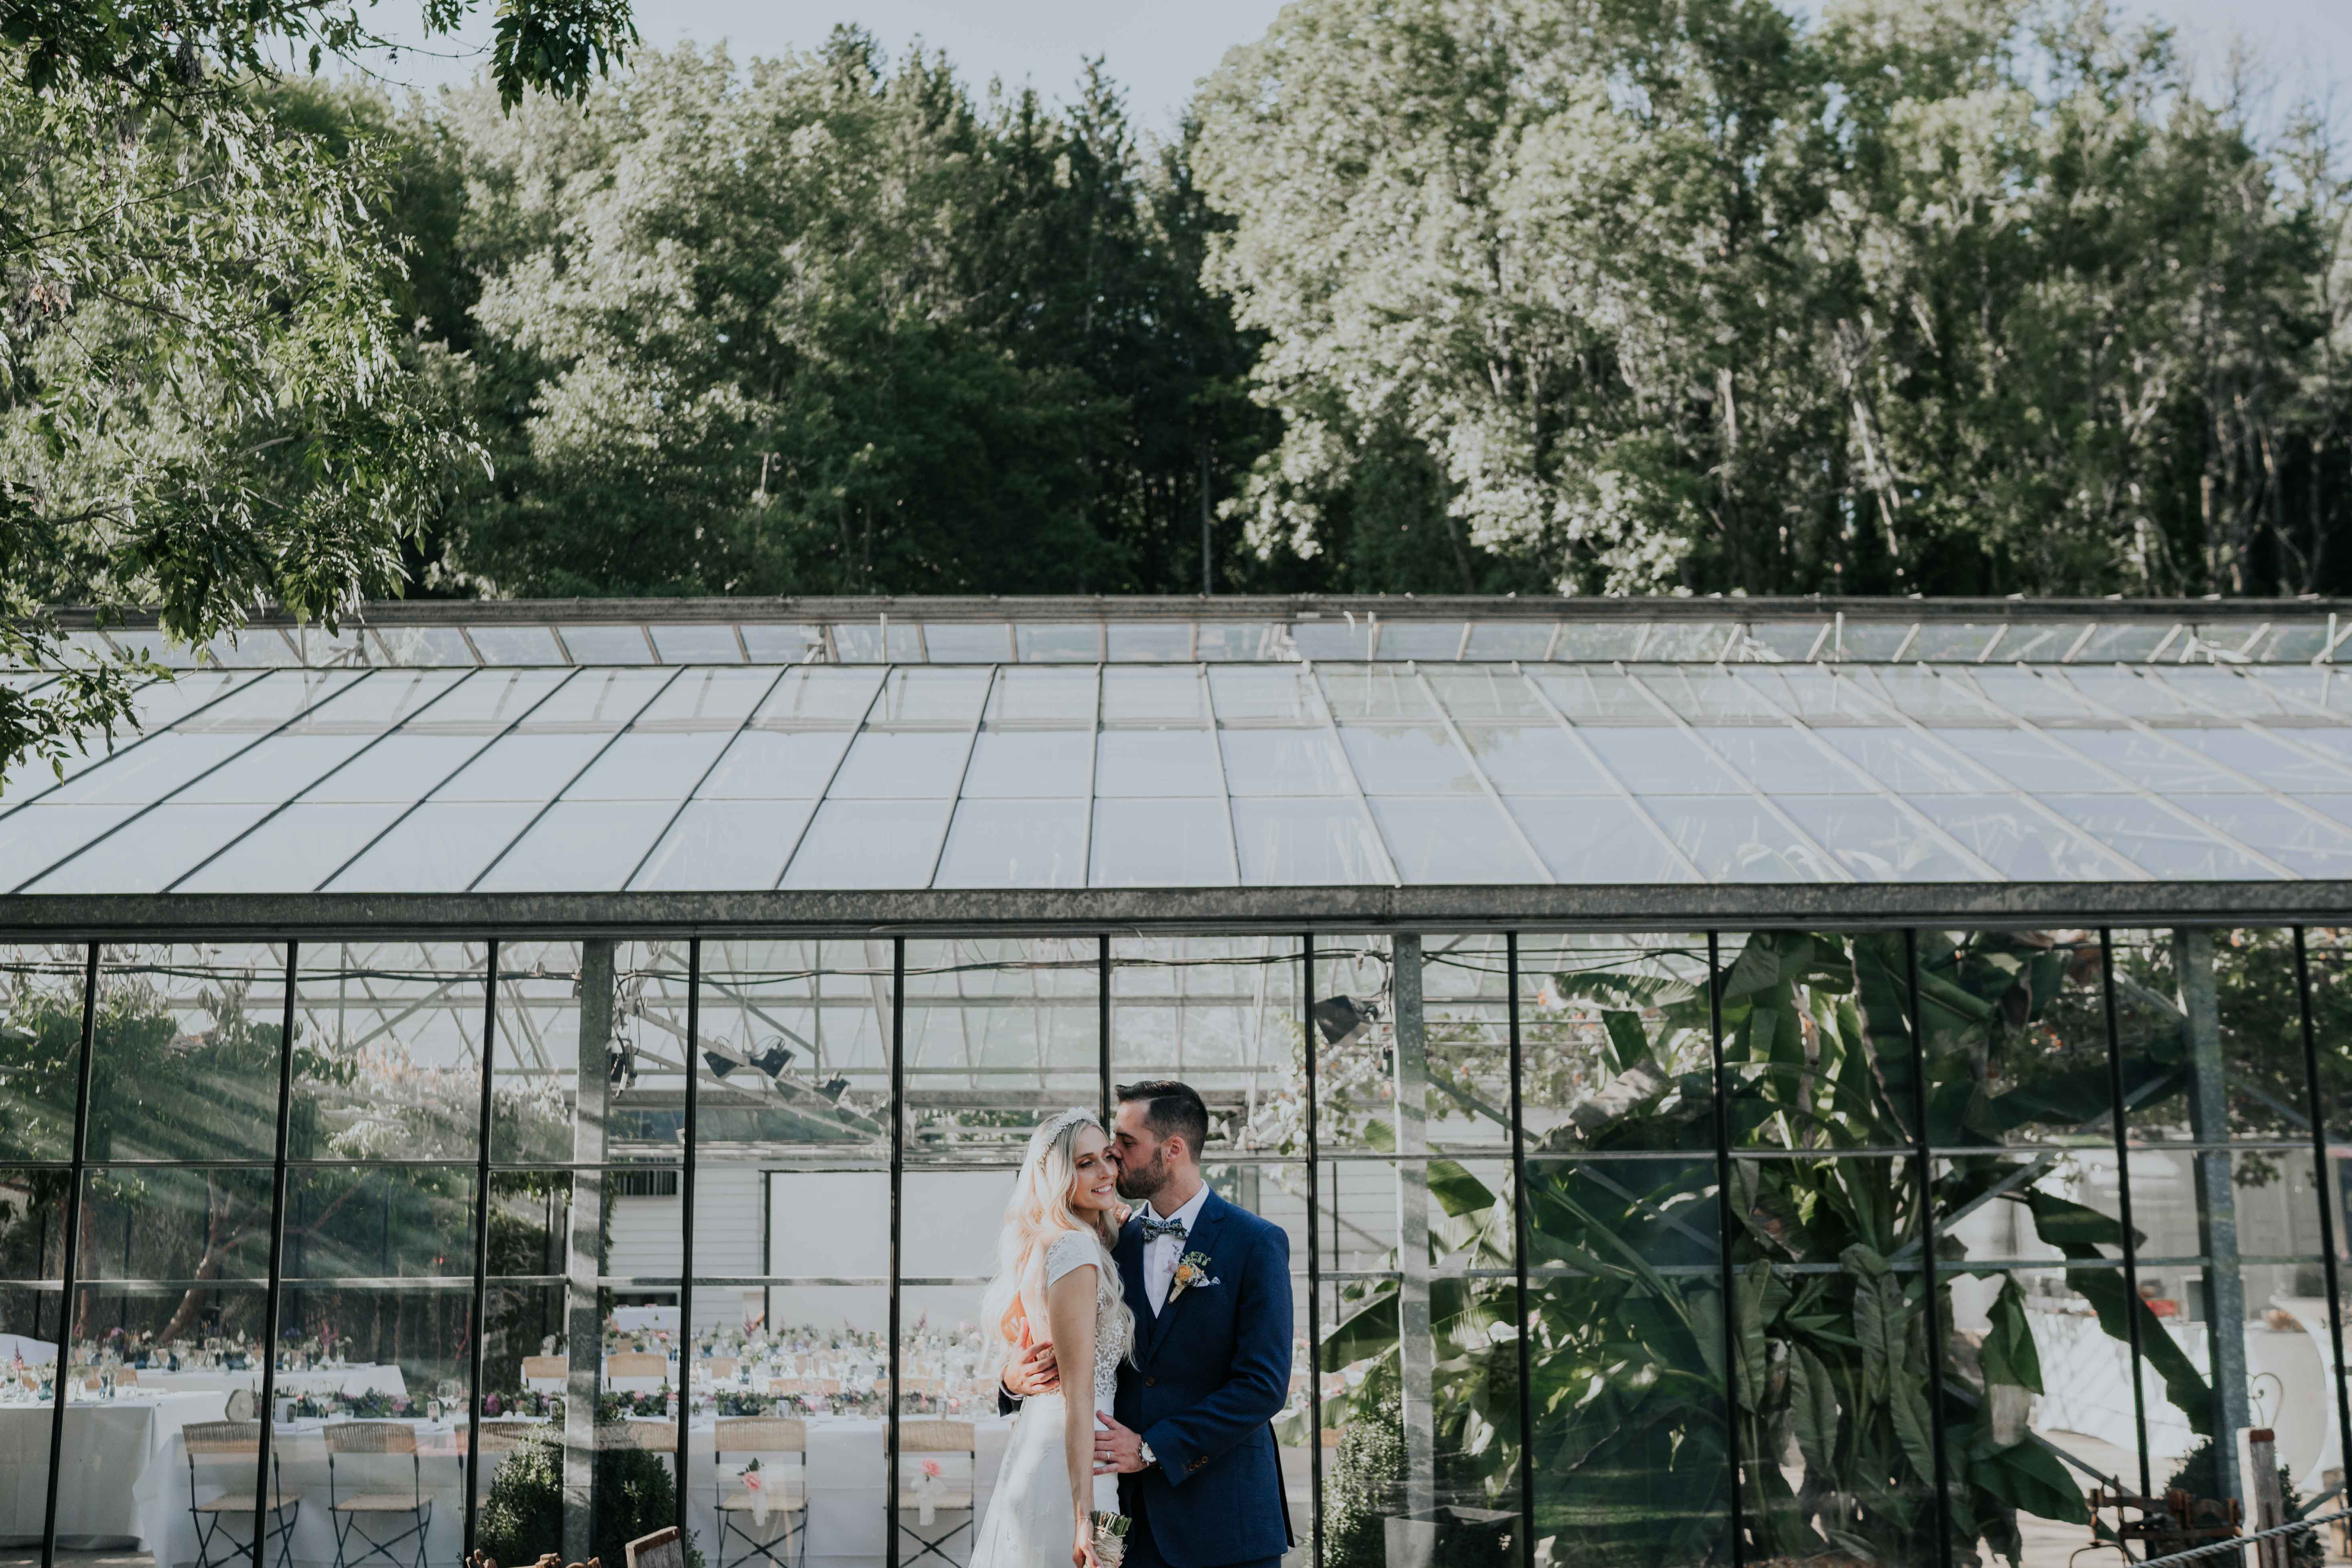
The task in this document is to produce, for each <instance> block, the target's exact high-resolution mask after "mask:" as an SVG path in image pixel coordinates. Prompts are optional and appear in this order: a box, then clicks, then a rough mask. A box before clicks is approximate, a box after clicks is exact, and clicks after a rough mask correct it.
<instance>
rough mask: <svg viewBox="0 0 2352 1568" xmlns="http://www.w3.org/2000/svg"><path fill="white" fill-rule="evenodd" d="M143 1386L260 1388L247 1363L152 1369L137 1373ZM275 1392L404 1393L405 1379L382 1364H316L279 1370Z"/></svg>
mask: <svg viewBox="0 0 2352 1568" xmlns="http://www.w3.org/2000/svg"><path fill="white" fill-rule="evenodd" d="M139 1386H140V1387H142V1388H160V1389H163V1390H165V1391H166V1392H168V1393H173V1394H187V1393H197V1392H202V1393H206V1394H210V1393H215V1392H217V1393H224V1394H225V1393H226V1392H227V1391H229V1390H230V1389H233V1388H249V1389H251V1390H253V1391H254V1392H255V1393H256V1394H258V1393H260V1392H261V1369H260V1368H259V1367H257V1366H255V1367H247V1368H245V1369H243V1370H242V1371H238V1372H217V1371H204V1372H154V1371H152V1370H151V1371H147V1372H142V1373H140V1374H139ZM277 1387H278V1396H279V1397H280V1398H284V1399H291V1398H294V1397H295V1396H297V1395H299V1394H406V1393H407V1392H408V1380H407V1379H406V1378H404V1377H403V1376H402V1375H401V1372H400V1368H398V1367H396V1366H392V1365H381V1366H329V1367H315V1368H312V1369H310V1370H309V1371H306V1372H286V1371H280V1372H279V1373H278V1384H277Z"/></svg>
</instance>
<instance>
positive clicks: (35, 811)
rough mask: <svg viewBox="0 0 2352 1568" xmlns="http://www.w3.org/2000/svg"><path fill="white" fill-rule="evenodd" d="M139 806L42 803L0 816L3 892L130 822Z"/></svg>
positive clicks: (0, 871) (0, 864)
mask: <svg viewBox="0 0 2352 1568" xmlns="http://www.w3.org/2000/svg"><path fill="white" fill-rule="evenodd" d="M141 810H142V807H141V806H138V805H51V804H49V803H48V802H47V801H39V802H37V803H35V804H34V805H28V806H26V807H25V809H24V810H22V811H17V812H11V813H10V814H9V815H8V816H4V817H0V889H15V888H17V887H19V886H21V885H22V884H24V883H25V882H26V881H29V880H31V879H33V878H35V877H37V876H39V875H40V874H41V873H42V872H44V871H46V870H47V869H48V868H50V867H52V866H54V865H56V864H57V863H58V861H60V860H62V859H64V858H66V857H67V856H68V855H70V854H72V853H73V852H74V851H76V850H77V849H79V848H80V847H82V846H83V845H85V844H88V843H89V841H90V840H91V839H93V838H96V837H99V835H100V834H102V833H109V832H111V831H112V830H113V829H115V828H117V827H120V826H122V824H124V823H126V822H128V821H130V820H131V817H132V816H135V815H137V814H138V813H139V812H140V811H141Z"/></svg>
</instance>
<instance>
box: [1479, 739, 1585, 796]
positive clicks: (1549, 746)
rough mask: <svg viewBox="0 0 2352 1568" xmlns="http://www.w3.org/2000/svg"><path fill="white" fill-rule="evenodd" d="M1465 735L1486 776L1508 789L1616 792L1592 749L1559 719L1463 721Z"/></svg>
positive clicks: (1504, 790)
mask: <svg viewBox="0 0 2352 1568" xmlns="http://www.w3.org/2000/svg"><path fill="white" fill-rule="evenodd" d="M1462 738H1463V740H1464V741H1465V742H1468V743H1469V746H1470V752H1471V754H1472V755H1473V756H1475V757H1476V758H1477V759H1478V765H1479V766H1480V767H1481V768H1483V769H1485V770H1486V777H1487V780H1488V781H1489V782H1490V783H1492V784H1494V786H1495V787H1496V789H1497V790H1499V791H1501V792H1502V793H1503V794H1505V795H1615V794H1616V793H1617V786H1616V784H1614V783H1612V781H1611V780H1610V778H1609V775H1608V774H1606V773H1602V772H1601V769H1600V768H1599V767H1598V766H1597V765H1595V764H1594V763H1593V761H1592V758H1591V753H1590V752H1586V751H1585V749H1584V748H1583V747H1582V746H1580V745H1578V744H1577V742H1576V739H1575V737H1574V736H1572V735H1570V733H1569V732H1568V731H1565V730H1563V729H1561V728H1560V727H1559V724H1558V723H1557V722H1550V723H1543V724H1465V725H1463V726H1462Z"/></svg>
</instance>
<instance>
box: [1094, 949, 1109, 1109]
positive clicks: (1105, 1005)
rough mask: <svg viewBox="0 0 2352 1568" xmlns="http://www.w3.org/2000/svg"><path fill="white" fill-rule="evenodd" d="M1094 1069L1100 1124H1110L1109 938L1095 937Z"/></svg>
mask: <svg viewBox="0 0 2352 1568" xmlns="http://www.w3.org/2000/svg"><path fill="white" fill-rule="evenodd" d="M1095 942H1096V943H1097V946H1096V948H1095V1046H1096V1052H1097V1056H1096V1071H1097V1074H1098V1075H1099V1077H1100V1079H1101V1091H1102V1124H1103V1126H1104V1128H1105V1129H1106V1130H1108V1128H1109V1126H1110V1113H1111V1103H1110V938H1109V937H1108V936H1100V937H1097V938H1096V939H1095Z"/></svg>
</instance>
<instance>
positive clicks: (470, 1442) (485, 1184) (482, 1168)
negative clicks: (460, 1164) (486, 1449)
mask: <svg viewBox="0 0 2352 1568" xmlns="http://www.w3.org/2000/svg"><path fill="white" fill-rule="evenodd" d="M483 949H484V951H483V954H482V1051H481V1058H480V1059H481V1079H482V1092H481V1097H480V1102H479V1104H478V1106H477V1107H476V1110H475V1115H476V1121H475V1127H474V1133H475V1140H476V1141H475V1143H474V1326H473V1332H472V1333H470V1334H468V1335H467V1345H468V1348H469V1349H470V1351H471V1352H472V1353H471V1355H470V1356H469V1358H468V1359H469V1360H470V1362H471V1363H472V1364H471V1366H470V1367H469V1368H468V1369H467V1384H466V1455H465V1463H464V1464H463V1465H461V1466H460V1467H459V1468H458V1469H459V1475H460V1477H461V1479H463V1480H464V1481H465V1485H466V1508H465V1512H466V1558H467V1561H469V1562H470V1561H471V1560H472V1558H473V1555H474V1531H475V1528H476V1526H477V1524H478V1516H479V1514H480V1511H481V1509H480V1498H479V1494H480V1491H481V1486H482V1478H481V1476H480V1475H479V1474H478V1471H479V1469H480V1467H481V1463H482V1369H483V1365H484V1362H485V1357H486V1355H487V1352H488V1343H487V1342H488V1337H489V1322H490V1300H489V1298H490V1292H489V1273H490V1073H491V1064H492V1063H493V1061H494V1060H495V1059H496V1051H497V1047H498V1039H499V943H498V939H497V938H496V937H493V938H491V939H490V940H489V941H488V942H485V943H484V944H483Z"/></svg>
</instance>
